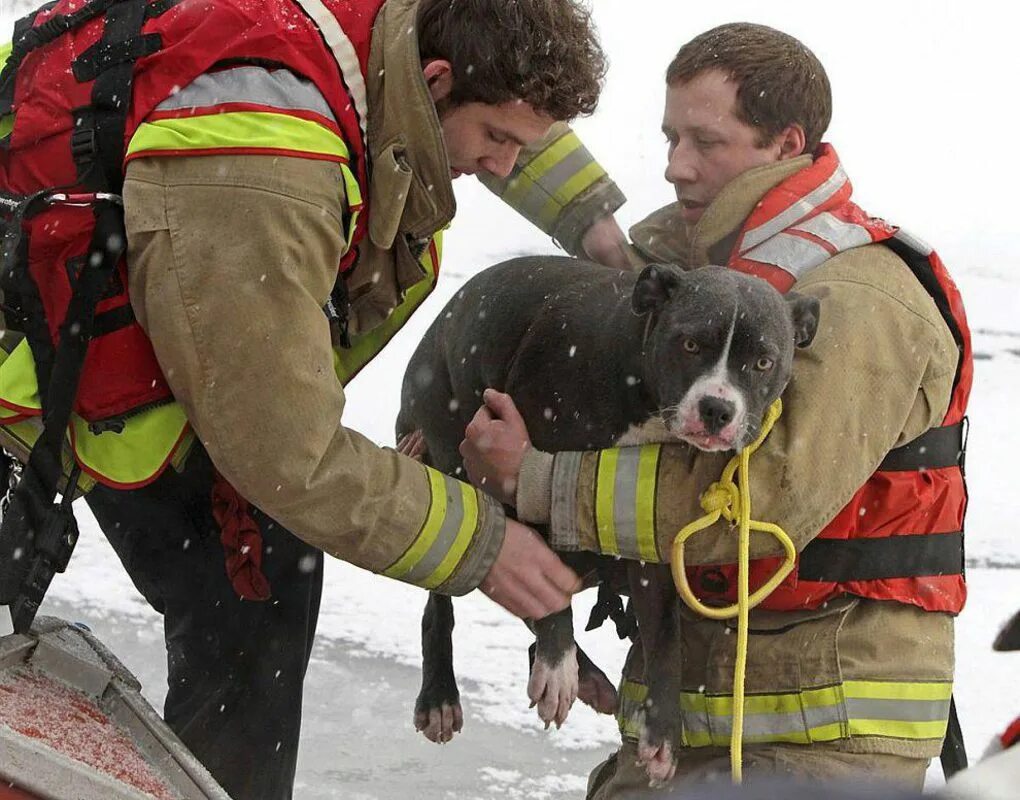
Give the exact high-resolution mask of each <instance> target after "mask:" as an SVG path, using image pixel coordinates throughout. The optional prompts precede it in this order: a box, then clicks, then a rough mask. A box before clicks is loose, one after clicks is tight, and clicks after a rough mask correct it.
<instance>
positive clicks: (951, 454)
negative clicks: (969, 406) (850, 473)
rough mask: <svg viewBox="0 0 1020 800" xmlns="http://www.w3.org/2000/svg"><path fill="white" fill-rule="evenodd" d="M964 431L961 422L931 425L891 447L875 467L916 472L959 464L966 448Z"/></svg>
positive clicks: (885, 470) (879, 469) (881, 469)
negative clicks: (927, 428) (902, 442)
mask: <svg viewBox="0 0 1020 800" xmlns="http://www.w3.org/2000/svg"><path fill="white" fill-rule="evenodd" d="M963 434H964V424H963V422H958V423H956V424H955V425H944V426H942V427H939V428H930V429H929V430H927V431H926V432H924V433H922V434H921V435H920V436H918V437H917V438H916V439H914V440H913V441H912V442H908V443H907V444H905V445H903V446H902V447H897V448H896V449H895V450H890V451H889V453H888V455H886V457H885V458H884V459H882V463H881V464H879V465H878V471H879V472H917V471H918V470H923V469H941V468H943V467H959V466H962V464H963V458H964V453H965V449H966V446H965V444H964V435H963Z"/></svg>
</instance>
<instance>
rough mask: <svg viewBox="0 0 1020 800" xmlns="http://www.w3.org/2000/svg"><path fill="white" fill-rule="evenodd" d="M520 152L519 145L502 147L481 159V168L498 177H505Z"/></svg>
mask: <svg viewBox="0 0 1020 800" xmlns="http://www.w3.org/2000/svg"><path fill="white" fill-rule="evenodd" d="M520 152H521V147H520V145H510V146H507V147H503V148H501V149H500V150H498V151H497V152H494V153H492V154H490V155H487V156H486V157H485V158H483V159H482V169H484V170H485V171H486V172H491V173H492V174H493V175H495V176H497V177H499V178H505V177H506V176H507V175H509V174H510V172H511V171H512V170H513V168H514V164H516V163H517V156H518V155H519V154H520Z"/></svg>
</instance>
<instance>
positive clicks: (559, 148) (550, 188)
mask: <svg viewBox="0 0 1020 800" xmlns="http://www.w3.org/2000/svg"><path fill="white" fill-rule="evenodd" d="M605 174H606V171H605V170H604V169H603V168H602V167H601V165H599V163H598V162H596V161H595V160H594V158H592V155H591V153H590V152H588V149H587V148H586V147H584V145H583V144H582V143H581V140H580V139H579V138H578V137H577V135H576V134H575V133H573V132H570V133H567V134H565V135H563V136H561V137H560V138H559V139H557V140H556V141H555V142H553V143H552V144H551V145H549V146H548V147H546V148H545V149H544V150H543V151H542V152H541V153H539V154H538V155H536V156H535V157H534V158H533V159H532V160H531V161H530V162H528V163H527V164H525V165H524V166H523V167H518V168H517V169H516V170H515V173H514V174H513V175H512V177H511V178H510V180H509V181H508V182H507V184H506V188H505V189H504V190H503V193H502V198H503V200H504V201H505V202H506V203H507V204H508V205H510V206H511V207H513V208H515V209H516V210H517V211H518V212H519V213H521V214H523V215H524V216H525V217H527V218H528V219H530V220H532V221H533V222H535V223H536V224H537V225H538V226H539V227H540V228H542V229H543V230H546V231H548V230H551V229H552V228H553V226H554V225H555V222H556V220H557V218H558V217H559V215H560V212H561V211H562V210H563V208H564V207H565V206H567V205H569V204H570V203H571V202H572V201H573V200H574V199H575V198H576V197H577V196H579V195H580V194H582V193H583V192H584V191H586V190H587V189H588V188H589V187H590V186H591V185H592V184H594V183H595V182H596V181H598V180H599V179H600V178H602V177H604V176H605Z"/></svg>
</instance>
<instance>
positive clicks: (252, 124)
mask: <svg viewBox="0 0 1020 800" xmlns="http://www.w3.org/2000/svg"><path fill="white" fill-rule="evenodd" d="M241 148H244V149H251V148H260V149H272V150H280V151H294V152H300V153H312V154H316V155H321V156H328V157H331V158H336V159H346V158H348V157H349V153H348V150H347V145H346V143H345V142H344V140H343V139H342V138H341V137H340V136H338V135H337V134H336V133H335V132H334V131H331V130H330V129H329V128H326V127H324V126H323V125H320V124H319V123H318V122H314V121H312V120H307V119H301V118H300V117H294V116H291V115H289V114H278V113H274V112H271V111H233V112H229V113H226V114H204V115H199V116H193V117H176V118H172V119H158V120H154V121H151V122H143V123H142V124H141V125H139V126H138V129H137V130H136V131H135V135H134V136H132V137H131V142H130V144H128V149H127V155H128V156H133V155H137V154H140V153H145V152H148V151H167V150H170V151H176V150H229V149H241Z"/></svg>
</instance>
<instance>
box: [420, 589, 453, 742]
mask: <svg viewBox="0 0 1020 800" xmlns="http://www.w3.org/2000/svg"><path fill="white" fill-rule="evenodd" d="M421 655H422V675H421V691H419V692H418V699H417V700H416V701H415V704H414V728H415V730H418V731H421V732H422V733H424V734H425V737H426V738H427V739H429V740H430V741H433V742H437V743H439V744H445V743H446V742H448V741H450V740H451V739H452V738H453V735H454V734H455V733H459V732H460V729H461V728H462V727H463V726H464V713H463V711H462V710H461V707H460V691H459V690H458V689H457V679H456V678H455V677H454V674H453V599H452V598H450V597H448V596H446V595H441V594H435V593H429V599H428V602H427V603H426V604H425V613H424V614H423V615H422V618H421Z"/></svg>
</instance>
